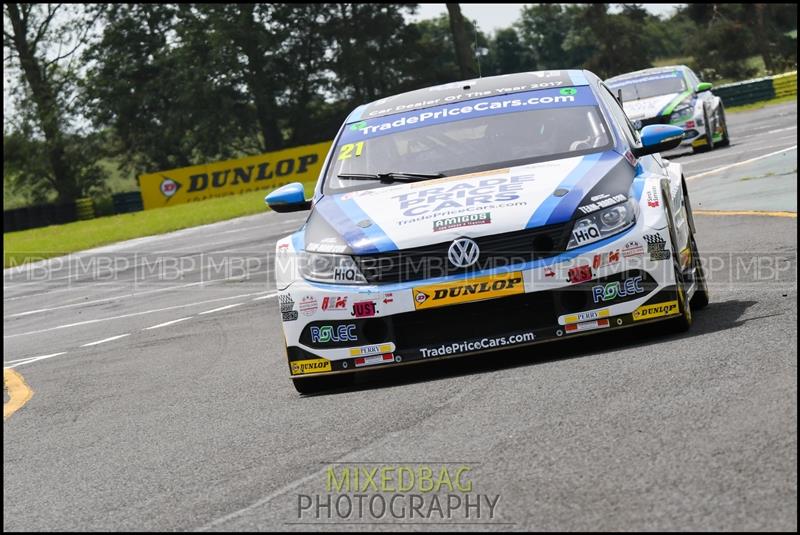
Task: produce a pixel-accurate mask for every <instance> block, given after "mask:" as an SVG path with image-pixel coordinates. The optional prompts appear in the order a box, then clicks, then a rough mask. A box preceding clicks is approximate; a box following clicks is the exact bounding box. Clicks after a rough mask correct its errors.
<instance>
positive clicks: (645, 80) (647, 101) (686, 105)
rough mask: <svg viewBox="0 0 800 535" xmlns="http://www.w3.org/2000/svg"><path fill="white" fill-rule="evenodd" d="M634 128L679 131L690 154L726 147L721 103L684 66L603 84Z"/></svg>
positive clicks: (623, 76) (646, 71)
mask: <svg viewBox="0 0 800 535" xmlns="http://www.w3.org/2000/svg"><path fill="white" fill-rule="evenodd" d="M606 85H607V86H608V87H609V88H610V89H611V90H612V91H613V92H614V94H615V95H617V96H620V95H621V97H622V107H623V108H624V109H625V112H626V113H627V114H628V117H629V118H630V119H631V121H633V123H634V125H636V127H637V128H641V127H643V126H647V125H651V124H671V125H674V126H679V127H681V128H683V142H682V145H684V146H687V147H688V146H691V147H692V149H693V150H694V151H704V150H712V149H713V148H714V147H725V146H728V145H730V142H731V141H730V136H729V134H728V123H727V121H726V120H725V106H723V104H722V99H721V98H719V97H718V96H716V95H714V94H713V93H712V92H711V84H710V83H708V82H701V81H700V79H699V78H698V77H697V75H696V74H695V73H694V71H693V70H692V69H690V68H689V67H687V66H686V65H676V66H673V67H655V68H652V69H644V70H641V71H636V72H629V73H626V74H621V75H619V76H615V77H613V78H609V79H607V80H606Z"/></svg>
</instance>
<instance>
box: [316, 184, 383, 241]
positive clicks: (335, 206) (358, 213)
mask: <svg viewBox="0 0 800 535" xmlns="http://www.w3.org/2000/svg"><path fill="white" fill-rule="evenodd" d="M316 210H319V212H320V214H321V215H322V217H324V218H325V220H326V221H327V222H328V223H329V224H330V225H331V226H332V227H333V229H334V230H335V231H336V232H338V233H339V234H340V235H341V236H342V238H344V240H345V241H346V242H347V243H348V244H349V245H350V246H351V247H352V249H353V252H354V253H355V254H369V253H380V252H384V251H394V250H396V249H397V245H396V244H395V243H394V242H393V241H392V240H391V239H389V237H388V236H387V235H386V233H385V232H384V231H383V229H381V227H380V226H378V224H377V223H375V222H374V221H372V219H371V218H370V217H369V216H368V215H367V214H366V213H364V211H363V210H362V209H361V208H360V207H359V206H358V205H357V204H356V203H355V202H354V201H352V200H347V201H342V200H340V199H338V198H335V197H325V198H323V199H322V200H321V201H320V202H318V203H317V205H316ZM362 221H369V222H370V225H369V226H367V227H360V226H358V223H360V222H362Z"/></svg>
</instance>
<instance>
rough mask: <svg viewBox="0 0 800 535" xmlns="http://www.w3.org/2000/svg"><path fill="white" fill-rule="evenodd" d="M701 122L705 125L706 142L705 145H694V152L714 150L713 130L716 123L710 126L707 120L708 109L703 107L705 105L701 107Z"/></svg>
mask: <svg viewBox="0 0 800 535" xmlns="http://www.w3.org/2000/svg"><path fill="white" fill-rule="evenodd" d="M703 124H704V125H705V127H706V136H705V137H706V143H705V145H700V146H699V147H695V148H694V152H704V151H707V150H714V130H716V125H715V127H714V128H713V129H712V128H711V123H710V122H709V121H708V110H707V109H706V108H705V106H704V107H703Z"/></svg>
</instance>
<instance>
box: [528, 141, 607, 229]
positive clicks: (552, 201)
mask: <svg viewBox="0 0 800 535" xmlns="http://www.w3.org/2000/svg"><path fill="white" fill-rule="evenodd" d="M601 156H602V153H596V154H589V155H588V156H584V157H583V160H581V163H579V164H578V166H577V167H575V169H573V170H572V172H571V173H570V174H568V175H567V177H566V178H565V179H564V180H562V181H561V183H560V184H559V185H558V188H556V189H572V187H573V186H574V185H575V184H577V183H578V181H579V180H580V179H581V178H583V176H584V175H585V174H586V173H588V172H589V170H590V169H591V168H592V167H594V165H595V164H596V163H597V161H598V160H599V159H600V157H601ZM560 202H561V197H556V196H555V195H550V196H549V197H547V199H545V200H544V202H543V203H542V204H540V205H539V208H537V209H536V211H535V212H534V213H533V215H532V216H531V218H530V219H529V220H528V224H527V225H525V228H534V227H539V226H542V225H545V224H547V220H548V219H549V218H550V214H552V213H553V210H555V209H556V207H557V206H558V205H559V203H560Z"/></svg>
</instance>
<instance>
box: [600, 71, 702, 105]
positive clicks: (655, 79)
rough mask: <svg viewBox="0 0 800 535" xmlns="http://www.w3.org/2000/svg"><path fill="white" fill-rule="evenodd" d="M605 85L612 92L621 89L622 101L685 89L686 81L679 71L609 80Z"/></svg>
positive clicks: (668, 93)
mask: <svg viewBox="0 0 800 535" xmlns="http://www.w3.org/2000/svg"><path fill="white" fill-rule="evenodd" d="M606 85H607V86H608V87H609V88H611V89H612V90H613V92H614V94H616V93H617V90H619V89H621V90H622V101H623V102H628V101H631V100H641V99H645V98H650V97H658V96H661V95H670V94H673V93H682V92H683V91H686V81H685V80H684V78H683V75H682V74H681V72H680V71H674V72H667V73H661V74H654V75H651V76H645V77H641V78H631V79H628V80H621V81H614V80H609V81H608V82H606Z"/></svg>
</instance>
